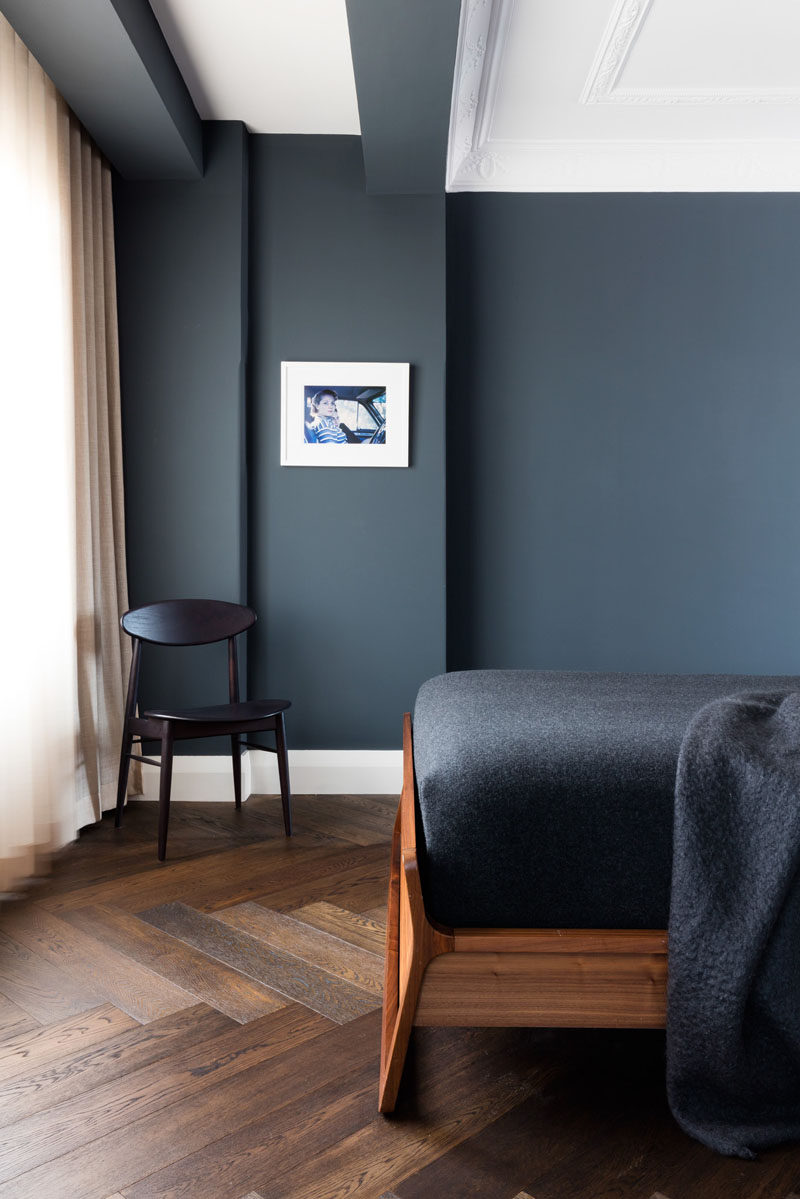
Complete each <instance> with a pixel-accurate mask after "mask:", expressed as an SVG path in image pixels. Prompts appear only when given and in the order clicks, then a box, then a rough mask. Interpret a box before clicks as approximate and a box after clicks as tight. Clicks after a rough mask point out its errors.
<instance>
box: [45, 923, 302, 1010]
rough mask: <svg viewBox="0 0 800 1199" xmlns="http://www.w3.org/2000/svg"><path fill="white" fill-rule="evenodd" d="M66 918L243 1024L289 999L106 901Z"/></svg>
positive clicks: (282, 1004) (282, 1005)
mask: <svg viewBox="0 0 800 1199" xmlns="http://www.w3.org/2000/svg"><path fill="white" fill-rule="evenodd" d="M64 917H65V919H66V920H67V921H68V922H69V923H70V924H74V925H75V926H76V927H78V928H82V929H84V931H87V932H92V933H93V934H94V935H95V936H102V938H103V942H104V943H105V944H106V945H111V946H113V948H114V949H116V950H118V951H119V952H120V953H122V954H124V955H125V956H126V957H130V958H132V959H133V960H134V961H136V962H139V963H140V964H141V965H143V966H147V967H148V968H149V969H151V970H153V971H154V973H156V974H158V975H159V976H160V977H161V978H166V979H168V980H169V981H170V982H173V983H175V984H176V985H177V986H179V987H181V988H182V989H183V990H184V991H187V992H188V993H189V994H191V995H194V996H195V997H196V998H197V999H198V1000H202V1001H203V1002H205V1003H208V1004H209V1005H210V1006H211V1007H215V1008H217V1009H218V1010H219V1011H221V1012H224V1013H225V1015H226V1016H230V1017H231V1019H232V1020H236V1021H238V1022H239V1023H240V1024H245V1023H247V1021H248V1020H254V1019H256V1018H257V1017H258V1016H263V1015H265V1014H266V1013H267V1012H274V1011H277V1009H278V1008H280V1007H284V1006H285V1004H286V1002H287V1001H286V999H285V997H283V996H281V995H278V994H276V992H275V991H270V990H268V989H267V988H266V987H264V986H262V985H261V984H260V983H257V982H255V981H254V980H253V979H251V978H247V977H246V976H245V975H243V974H240V973H239V972H238V971H236V970H231V969H230V968H229V967H228V966H224V965H222V963H221V962H218V961H216V960H215V959H214V958H210V957H208V956H207V955H206V954H204V953H201V952H200V951H199V950H197V949H193V948H192V947H191V946H189V945H186V943H185V942H183V941H179V940H177V939H176V938H175V937H172V936H170V935H169V934H168V933H165V932H162V931H161V930H160V929H157V928H156V927H155V926H154V925H152V924H147V923H145V922H144V921H142V920H139V918H138V917H137V916H133V915H131V914H130V913H129V912H123V911H120V910H119V909H118V908H112V907H109V906H107V905H105V904H103V905H98V906H97V907H93V908H78V909H77V910H75V911H71V912H66V913H64Z"/></svg>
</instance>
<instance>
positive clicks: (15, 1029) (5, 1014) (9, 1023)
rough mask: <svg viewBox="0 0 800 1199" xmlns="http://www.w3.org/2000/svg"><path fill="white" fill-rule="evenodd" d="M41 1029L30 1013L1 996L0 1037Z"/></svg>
mask: <svg viewBox="0 0 800 1199" xmlns="http://www.w3.org/2000/svg"><path fill="white" fill-rule="evenodd" d="M1 955H2V951H0V957H1ZM40 1027H41V1025H40V1024H39V1021H38V1020H36V1019H34V1017H33V1016H32V1015H31V1014H30V1012H26V1011H25V1010H24V1008H21V1007H19V1005H18V1004H16V1003H12V1002H11V1000H10V999H7V998H6V996H5V995H0V1037H13V1036H16V1035H17V1034H19V1033H25V1032H31V1031H32V1030H33V1029H36V1028H40Z"/></svg>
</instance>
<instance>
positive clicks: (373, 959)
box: [214, 903, 383, 999]
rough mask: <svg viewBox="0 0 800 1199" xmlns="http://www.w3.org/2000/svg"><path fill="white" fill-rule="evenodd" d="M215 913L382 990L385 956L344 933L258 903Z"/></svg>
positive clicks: (294, 953) (278, 946)
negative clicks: (334, 933) (352, 942)
mask: <svg viewBox="0 0 800 1199" xmlns="http://www.w3.org/2000/svg"><path fill="white" fill-rule="evenodd" d="M214 916H215V918H216V919H217V920H219V921H221V922H222V923H223V924H227V925H229V926H230V927H231V928H238V929H239V931H240V932H244V933H248V934H249V935H250V936H251V937H255V938H256V940H258V941H263V942H264V943H265V944H267V945H271V946H272V947H273V948H274V949H280V950H284V951H285V952H286V953H290V954H292V956H293V957H297V958H302V960H303V961H304V962H311V963H312V964H313V965H315V966H319V967H320V969H322V970H325V971H327V972H328V973H329V974H335V975H336V976H337V977H338V978H342V979H344V981H345V982H348V983H352V985H353V986H354V987H358V988H359V989H360V990H362V991H368V992H369V993H370V994H371V995H376V996H378V998H379V999H380V997H381V995H382V994H383V957H382V956H380V955H378V954H376V953H370V952H368V951H366V950H363V949H358V948H356V947H355V946H353V945H350V944H348V943H347V942H346V941H343V940H342V939H341V937H336V936H332V935H331V934H330V933H327V932H322V931H321V930H320V929H316V928H312V927H311V926H310V925H307V924H302V923H301V922H300V921H298V920H295V919H293V917H292V916H285V915H283V914H282V913H281V912H273V911H271V910H270V909H269V908H265V907H262V906H261V905H259V904H256V903H244V904H238V905H237V906H236V907H232V908H224V909H223V910H222V911H218V912H215V913H214Z"/></svg>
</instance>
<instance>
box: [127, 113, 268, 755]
mask: <svg viewBox="0 0 800 1199" xmlns="http://www.w3.org/2000/svg"><path fill="white" fill-rule="evenodd" d="M204 130H205V157H206V172H205V176H204V177H203V178H202V179H199V180H196V181H192V182H146V183H145V182H131V181H128V180H123V179H121V178H120V177H118V176H117V177H116V178H115V180H114V225H115V235H116V258H117V290H118V299H119V329H120V376H121V387H122V423H123V441H124V461H125V502H126V534H127V556H128V582H129V590H130V600H131V604H132V605H135V604H141V603H147V602H149V601H151V600H157V599H165V598H168V597H170V596H181V595H182V596H201V597H202V596H211V597H214V598H217V599H226V600H232V601H234V602H239V601H242V600H244V599H245V598H246V533H245V530H246V519H247V513H246V495H245V492H246V474H245V447H244V439H245V365H246V360H247V286H248V281H247V270H248V254H247V225H248V221H247V199H248V183H247V134H246V132H245V129H244V126H243V125H241V124H240V123H238V122H215V123H213V124H206V125H205V127H204ZM223 648H224V647H223ZM217 651H219V652H217ZM148 658H149V660H148ZM144 667H145V668H144V672H143V676H142V688H143V691H142V694H143V698H144V701H145V703H147V701H148V698H152V699H156V700H158V701H160V702H162V703H163V702H166V701H167V699H168V698H171V699H172V702H181V703H186V704H191V703H198V704H201V703H206V702H214V700H215V699H219V700H221V699H224V698H225V697H226V694H227V692H226V686H227V682H226V679H227V675H226V669H225V659H224V653H223V652H222V649H220V647H209V648H207V649H200V650H191V651H189V650H178V651H164V650H162V651H159V650H152V651H150V653H149V655H148V657H147V658H146V660H145V663H144ZM214 667H218V671H217V670H214V669H213V668H214ZM202 744H203V743H201V742H197V743H195V745H196V747H199V746H201V745H202ZM205 748H208V746H207V745H206V746H205Z"/></svg>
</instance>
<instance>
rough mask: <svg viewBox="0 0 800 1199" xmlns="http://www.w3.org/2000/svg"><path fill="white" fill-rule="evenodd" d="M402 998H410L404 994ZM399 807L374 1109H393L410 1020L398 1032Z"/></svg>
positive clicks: (390, 895) (395, 823)
mask: <svg viewBox="0 0 800 1199" xmlns="http://www.w3.org/2000/svg"><path fill="white" fill-rule="evenodd" d="M404 998H406V999H407V998H410V997H408V995H407V991H406V995H404ZM399 1016H400V808H399V807H398V809H397V816H396V818H395V822H394V832H393V833H392V864H391V868H390V873H389V901H388V905H387V912H386V961H385V964H384V972H383V1023H382V1026H381V1077H380V1089H379V1094H378V1111H380V1112H391V1111H394V1105H395V1101H396V1099H397V1089H398V1087H399V1086H400V1077H401V1075H402V1073H403V1065H404V1063H405V1060H406V1053H407V1051H408V1042H409V1038H410V1036H411V1021H410V1020H408V1019H407V1018H406V1019H405V1020H404V1021H403V1027H404V1035H403V1036H402V1037H401V1036H400V1035H399V1033H400V1019H399Z"/></svg>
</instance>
